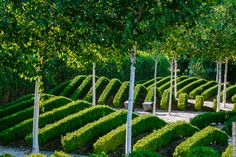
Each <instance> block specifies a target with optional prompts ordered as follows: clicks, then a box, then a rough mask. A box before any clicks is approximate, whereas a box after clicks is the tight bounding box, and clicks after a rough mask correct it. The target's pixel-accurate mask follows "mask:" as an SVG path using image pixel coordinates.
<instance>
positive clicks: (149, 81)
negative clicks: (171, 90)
mask: <svg viewBox="0 0 236 157" xmlns="http://www.w3.org/2000/svg"><path fill="white" fill-rule="evenodd" d="M162 78H163V77H156V81H159V80H161V79H162ZM153 83H154V79H151V80H148V81H146V82H144V83H142V85H143V86H144V87H146V88H147V87H148V86H150V85H152V84H153Z"/></svg>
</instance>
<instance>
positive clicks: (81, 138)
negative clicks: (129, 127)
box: [61, 110, 136, 152]
mask: <svg viewBox="0 0 236 157" xmlns="http://www.w3.org/2000/svg"><path fill="white" fill-rule="evenodd" d="M126 117H127V111H126V110H118V111H116V112H113V113H111V114H109V115H107V116H105V117H102V118H100V119H99V120H98V121H95V122H92V123H89V124H87V125H85V126H83V127H82V128H80V129H79V130H76V131H74V132H72V133H68V134H66V136H64V137H63V138H62V140H61V143H62V148H63V149H64V150H65V152H72V151H74V150H76V149H77V148H83V147H84V146H85V145H86V144H88V143H89V142H91V141H94V140H96V139H98V138H99V137H101V136H103V135H105V134H106V133H108V132H109V131H111V130H112V129H114V128H116V127H118V126H119V125H121V124H123V123H125V122H126ZM135 117H136V116H135Z"/></svg>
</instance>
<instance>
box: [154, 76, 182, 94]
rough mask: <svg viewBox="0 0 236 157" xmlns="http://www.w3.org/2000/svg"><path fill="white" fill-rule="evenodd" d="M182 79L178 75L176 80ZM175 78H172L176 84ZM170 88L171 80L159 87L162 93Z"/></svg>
mask: <svg viewBox="0 0 236 157" xmlns="http://www.w3.org/2000/svg"><path fill="white" fill-rule="evenodd" d="M180 80H181V77H177V78H176V82H179V81H180ZM174 82H175V80H174V79H173V80H172V83H173V84H174ZM168 88H170V81H168V82H166V83H164V84H163V85H161V86H160V87H158V89H159V90H160V92H161V93H163V92H164V90H166V89H168Z"/></svg>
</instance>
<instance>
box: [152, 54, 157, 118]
mask: <svg viewBox="0 0 236 157" xmlns="http://www.w3.org/2000/svg"><path fill="white" fill-rule="evenodd" d="M156 77H157V58H156V60H155V71H154V88H153V90H154V91H153V94H154V95H153V111H152V113H153V114H154V115H155V114H156V102H157V95H156V92H157V90H156V89H157V85H156V82H157V80H156Z"/></svg>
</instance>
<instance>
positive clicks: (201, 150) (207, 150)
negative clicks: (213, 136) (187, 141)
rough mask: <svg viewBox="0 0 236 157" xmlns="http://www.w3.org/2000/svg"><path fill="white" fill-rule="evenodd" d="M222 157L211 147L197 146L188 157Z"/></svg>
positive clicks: (190, 151)
mask: <svg viewBox="0 0 236 157" xmlns="http://www.w3.org/2000/svg"><path fill="white" fill-rule="evenodd" d="M198 156H202V157H221V156H220V154H219V152H218V151H217V150H216V149H214V148H211V147H210V146H196V147H193V148H191V149H190V150H189V152H188V154H187V157H198Z"/></svg>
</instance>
